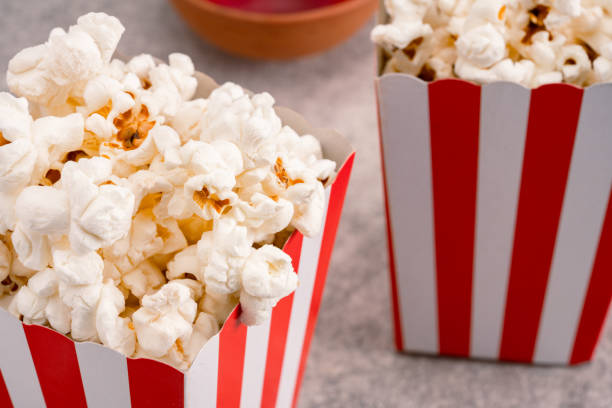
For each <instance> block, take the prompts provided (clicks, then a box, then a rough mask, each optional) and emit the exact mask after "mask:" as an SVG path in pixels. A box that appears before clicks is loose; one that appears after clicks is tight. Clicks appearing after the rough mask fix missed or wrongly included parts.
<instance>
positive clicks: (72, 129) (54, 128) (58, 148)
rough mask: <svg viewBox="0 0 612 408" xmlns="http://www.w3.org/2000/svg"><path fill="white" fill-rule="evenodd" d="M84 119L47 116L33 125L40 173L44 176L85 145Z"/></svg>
mask: <svg viewBox="0 0 612 408" xmlns="http://www.w3.org/2000/svg"><path fill="white" fill-rule="evenodd" d="M84 126H85V123H84V121H83V117H82V116H81V115H79V114H78V113H74V114H71V115H68V116H65V117H61V118H58V117H53V116H47V117H44V118H40V119H37V120H36V121H35V122H34V124H33V125H32V137H33V143H34V145H35V146H37V148H38V159H37V161H38V163H37V168H38V171H37V172H38V173H39V176H43V175H44V173H45V172H46V171H47V169H48V168H49V167H50V166H52V165H53V164H56V163H57V162H60V161H61V160H63V159H64V158H65V157H66V155H67V154H68V153H70V152H72V151H75V150H78V149H79V148H80V146H81V145H82V144H83V129H84Z"/></svg>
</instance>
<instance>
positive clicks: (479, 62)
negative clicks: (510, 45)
mask: <svg viewBox="0 0 612 408" xmlns="http://www.w3.org/2000/svg"><path fill="white" fill-rule="evenodd" d="M457 52H458V54H459V57H460V58H463V59H464V60H465V61H467V62H469V63H470V64H472V65H474V66H475V67H477V68H481V69H484V68H489V67H491V66H492V65H493V64H495V63H497V62H499V61H501V60H502V58H504V54H505V52H506V42H505V41H504V37H502V35H501V34H500V33H499V32H498V31H497V30H496V29H495V28H494V27H493V25H492V24H490V23H487V24H486V25H483V26H479V27H476V28H474V29H472V30H470V31H468V32H466V33H465V34H463V35H461V36H460V37H459V40H458V41H457Z"/></svg>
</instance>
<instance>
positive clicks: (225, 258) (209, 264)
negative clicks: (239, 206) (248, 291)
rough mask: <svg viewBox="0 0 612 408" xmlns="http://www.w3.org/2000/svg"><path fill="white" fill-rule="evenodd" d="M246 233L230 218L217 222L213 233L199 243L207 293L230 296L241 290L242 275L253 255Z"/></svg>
mask: <svg viewBox="0 0 612 408" xmlns="http://www.w3.org/2000/svg"><path fill="white" fill-rule="evenodd" d="M251 251H252V247H251V243H250V242H249V240H248V238H247V229H246V228H245V227H242V226H240V225H238V224H237V223H236V221H234V220H233V219H231V218H220V219H219V220H217V221H215V224H214V227H213V229H212V231H209V232H205V233H204V234H203V235H202V239H201V240H200V241H199V242H198V256H199V257H200V260H201V262H202V263H203V264H204V265H206V266H205V267H204V282H203V283H205V284H206V292H207V293H216V294H230V293H235V292H237V291H238V290H240V274H241V272H242V269H243V267H244V264H245V262H246V259H247V257H248V256H249V255H250V254H251Z"/></svg>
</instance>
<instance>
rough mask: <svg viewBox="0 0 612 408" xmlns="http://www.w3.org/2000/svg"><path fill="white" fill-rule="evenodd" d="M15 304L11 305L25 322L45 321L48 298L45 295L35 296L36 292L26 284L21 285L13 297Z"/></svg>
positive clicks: (38, 322)
mask: <svg viewBox="0 0 612 408" xmlns="http://www.w3.org/2000/svg"><path fill="white" fill-rule="evenodd" d="M13 303H14V305H15V306H12V307H14V308H15V310H16V311H17V314H18V315H19V316H20V317H21V319H22V321H23V322H24V323H26V324H39V325H43V324H45V323H47V317H46V315H45V308H46V307H47V303H48V299H47V298H46V297H42V296H37V295H36V293H34V291H33V290H32V289H30V288H29V287H28V286H22V287H21V288H20V289H19V291H18V292H17V295H15V298H14V299H13Z"/></svg>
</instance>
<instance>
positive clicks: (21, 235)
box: [11, 224, 51, 271]
mask: <svg viewBox="0 0 612 408" xmlns="http://www.w3.org/2000/svg"><path fill="white" fill-rule="evenodd" d="M11 241H12V243H13V248H14V249H15V252H16V253H17V256H18V257H19V261H20V262H21V263H22V264H23V265H24V266H25V267H27V268H29V269H31V270H36V271H38V270H41V269H43V268H46V267H47V265H49V262H50V261H51V247H50V244H49V240H48V238H47V237H46V236H45V235H43V234H40V233H38V232H35V231H27V230H25V229H23V228H22V227H21V226H20V225H19V224H17V226H16V227H15V230H14V231H13V234H12V235H11Z"/></svg>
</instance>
